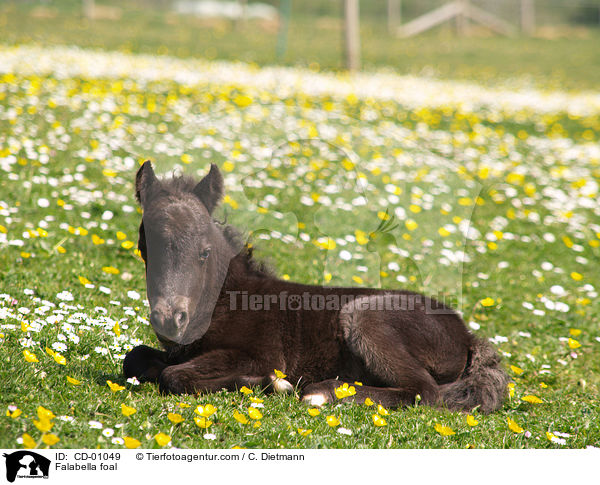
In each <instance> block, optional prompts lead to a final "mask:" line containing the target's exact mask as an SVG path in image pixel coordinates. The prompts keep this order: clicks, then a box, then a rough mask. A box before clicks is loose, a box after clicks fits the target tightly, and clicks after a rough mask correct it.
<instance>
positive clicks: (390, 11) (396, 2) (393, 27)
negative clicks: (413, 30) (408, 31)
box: [387, 0, 402, 35]
mask: <svg viewBox="0 0 600 485" xmlns="http://www.w3.org/2000/svg"><path fill="white" fill-rule="evenodd" d="M387 20H388V32H389V33H390V35H395V34H397V33H398V29H399V28H400V24H401V23H402V0H387Z"/></svg>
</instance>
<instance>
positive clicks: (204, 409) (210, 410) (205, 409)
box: [194, 404, 217, 418]
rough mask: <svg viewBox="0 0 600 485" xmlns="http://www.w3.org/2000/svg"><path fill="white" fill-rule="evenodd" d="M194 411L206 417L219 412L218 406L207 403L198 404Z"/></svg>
mask: <svg viewBox="0 0 600 485" xmlns="http://www.w3.org/2000/svg"><path fill="white" fill-rule="evenodd" d="M194 412H195V413H196V414H198V415H199V416H204V417H205V418H210V417H211V416H212V415H213V414H215V413H216V412H217V408H216V407H214V406H213V405H212V404H207V405H205V406H197V407H196V409H194Z"/></svg>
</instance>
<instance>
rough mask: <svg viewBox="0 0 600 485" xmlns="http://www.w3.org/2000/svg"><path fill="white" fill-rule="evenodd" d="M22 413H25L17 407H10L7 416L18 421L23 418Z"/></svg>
mask: <svg viewBox="0 0 600 485" xmlns="http://www.w3.org/2000/svg"><path fill="white" fill-rule="evenodd" d="M22 413H23V411H21V410H20V409H19V408H18V407H16V406H9V407H8V409H7V410H6V415H7V416H8V417H9V418H12V419H17V418H18V417H19V416H21V414H22Z"/></svg>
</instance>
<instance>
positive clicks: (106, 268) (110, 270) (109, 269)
mask: <svg viewBox="0 0 600 485" xmlns="http://www.w3.org/2000/svg"><path fill="white" fill-rule="evenodd" d="M102 271H104V272H105V273H107V274H112V275H117V274H119V273H120V271H119V270H118V269H117V268H115V267H114V266H104V267H103V268H102Z"/></svg>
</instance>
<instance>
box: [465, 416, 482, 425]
mask: <svg viewBox="0 0 600 485" xmlns="http://www.w3.org/2000/svg"><path fill="white" fill-rule="evenodd" d="M467 424H468V425H469V426H477V425H478V424H479V421H477V420H476V419H475V417H474V416H471V415H470V414H469V415H468V416H467Z"/></svg>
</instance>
